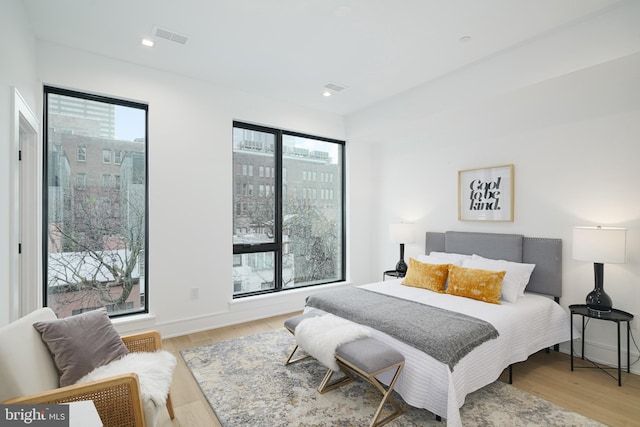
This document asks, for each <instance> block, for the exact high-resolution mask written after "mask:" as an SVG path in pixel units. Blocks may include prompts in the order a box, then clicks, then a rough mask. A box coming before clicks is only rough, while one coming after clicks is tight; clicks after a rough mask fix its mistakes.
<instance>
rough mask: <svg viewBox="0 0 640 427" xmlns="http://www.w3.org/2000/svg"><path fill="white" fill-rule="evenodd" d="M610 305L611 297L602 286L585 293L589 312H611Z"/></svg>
mask: <svg viewBox="0 0 640 427" xmlns="http://www.w3.org/2000/svg"><path fill="white" fill-rule="evenodd" d="M611 306H612V304H611V297H609V295H607V294H606V293H605V291H604V289H602V288H600V289H598V288H596V289H594V290H592V291H591V292H589V295H587V307H588V308H589V311H591V312H594V313H609V312H611Z"/></svg>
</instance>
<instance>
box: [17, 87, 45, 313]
mask: <svg viewBox="0 0 640 427" xmlns="http://www.w3.org/2000/svg"><path fill="white" fill-rule="evenodd" d="M12 91H13V97H12V104H13V105H12V112H13V117H12V119H13V120H12V126H11V149H10V152H11V161H10V171H9V172H10V185H11V189H10V192H11V196H10V197H11V207H10V224H11V230H10V237H9V240H10V263H9V267H10V272H9V275H10V277H9V280H10V285H9V286H10V289H9V291H10V292H9V296H10V303H9V318H10V321H13V320H16V319H18V318H20V317H22V316H24V315H25V314H27V313H29V312H31V311H33V310H35V309H36V308H38V306H39V304H38V302H39V301H41V298H39V294H40V293H41V292H42V291H41V288H42V286H40V283H41V280H42V273H41V269H40V268H39V266H40V265H41V262H40V261H41V258H42V251H41V250H40V248H41V246H42V243H41V241H40V238H39V236H40V235H41V233H40V231H39V230H40V227H41V223H42V221H41V218H42V209H41V207H40V203H39V202H38V201H39V200H40V199H41V192H42V167H41V166H42V154H41V150H39V135H40V121H39V120H38V119H37V117H36V115H35V114H34V113H33V111H32V110H31V108H30V107H29V105H28V104H27V103H26V101H25V100H24V98H23V97H22V95H20V92H19V91H18V89H17V88H15V87H12ZM19 248H21V251H19Z"/></svg>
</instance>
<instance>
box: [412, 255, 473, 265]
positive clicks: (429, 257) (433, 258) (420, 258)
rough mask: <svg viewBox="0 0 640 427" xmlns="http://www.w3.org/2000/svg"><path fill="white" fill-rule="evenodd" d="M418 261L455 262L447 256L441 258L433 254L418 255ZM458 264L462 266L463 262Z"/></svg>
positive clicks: (428, 262)
mask: <svg viewBox="0 0 640 427" xmlns="http://www.w3.org/2000/svg"><path fill="white" fill-rule="evenodd" d="M417 261H418V262H421V263H423V264H455V263H454V262H451V261H449V260H447V259H445V258H439V257H436V256H433V255H420V256H418V258H417ZM456 265H457V266H460V267H461V266H462V262H460V264H456Z"/></svg>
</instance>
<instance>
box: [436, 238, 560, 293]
mask: <svg viewBox="0 0 640 427" xmlns="http://www.w3.org/2000/svg"><path fill="white" fill-rule="evenodd" d="M431 251H439V252H451V253H458V254H465V255H473V254H478V255H480V256H483V257H485V258H493V259H504V260H507V261H513V262H525V263H528V264H535V265H536V267H535V268H534V269H533V273H532V274H531V279H530V280H529V284H528V285H527V289H526V291H527V292H535V293H538V294H544V295H550V296H553V297H555V298H560V297H561V296H562V240H561V239H548V238H536V237H524V236H522V235H520V234H498V233H472V232H463V231H447V232H444V233H434V232H427V233H426V242H425V253H426V254H429V253H430V252H431Z"/></svg>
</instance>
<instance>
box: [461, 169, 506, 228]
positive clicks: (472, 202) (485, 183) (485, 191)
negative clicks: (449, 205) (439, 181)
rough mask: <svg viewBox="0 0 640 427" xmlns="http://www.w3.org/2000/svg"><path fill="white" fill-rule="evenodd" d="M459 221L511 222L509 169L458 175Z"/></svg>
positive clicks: (478, 170) (477, 170) (479, 170)
mask: <svg viewBox="0 0 640 427" xmlns="http://www.w3.org/2000/svg"><path fill="white" fill-rule="evenodd" d="M458 219H459V220H460V221H513V165H504V166H494V167H490V168H481V169H467V170H462V171H458Z"/></svg>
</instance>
